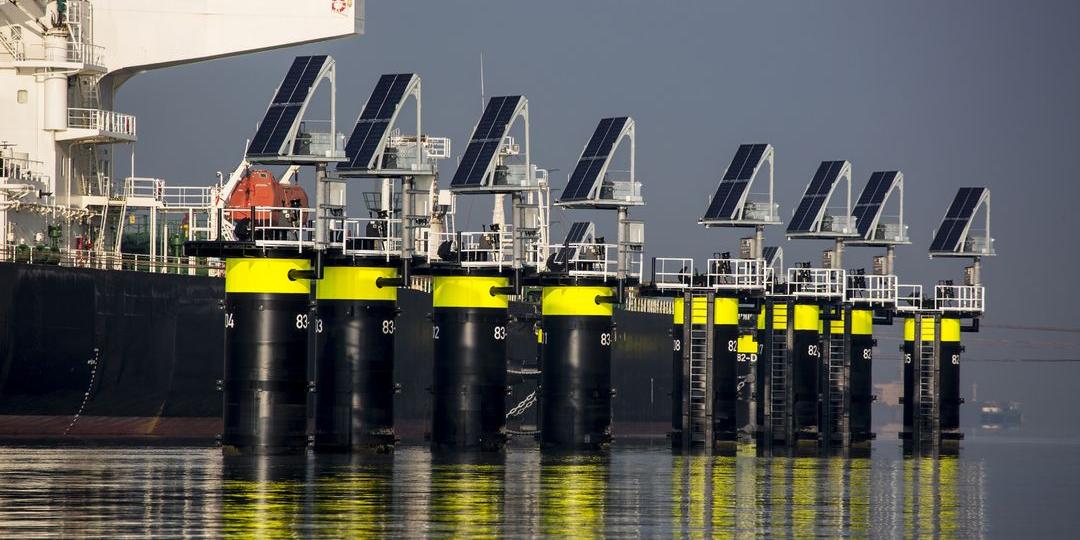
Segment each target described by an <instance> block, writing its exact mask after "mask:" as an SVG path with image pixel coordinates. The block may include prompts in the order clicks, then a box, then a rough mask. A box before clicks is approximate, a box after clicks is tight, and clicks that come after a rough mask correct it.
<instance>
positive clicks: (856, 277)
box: [847, 274, 897, 306]
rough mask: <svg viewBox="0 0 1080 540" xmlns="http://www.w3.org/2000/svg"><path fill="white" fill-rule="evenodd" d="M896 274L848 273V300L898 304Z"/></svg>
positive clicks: (887, 304)
mask: <svg viewBox="0 0 1080 540" xmlns="http://www.w3.org/2000/svg"><path fill="white" fill-rule="evenodd" d="M896 287H897V285H896V276H893V275H888V276H879V275H864V274H848V276H847V301H848V302H851V303H853V304H863V305H870V306H891V305H895V304H896V296H897V290H896Z"/></svg>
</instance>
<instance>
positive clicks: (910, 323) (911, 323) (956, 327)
mask: <svg viewBox="0 0 1080 540" xmlns="http://www.w3.org/2000/svg"><path fill="white" fill-rule="evenodd" d="M934 326H935V324H934V319H933V318H930V317H927V318H925V319H923V320H922V339H921V341H934ZM904 341H915V319H905V320H904ZM941 341H943V342H947V343H957V342H959V341H960V319H941Z"/></svg>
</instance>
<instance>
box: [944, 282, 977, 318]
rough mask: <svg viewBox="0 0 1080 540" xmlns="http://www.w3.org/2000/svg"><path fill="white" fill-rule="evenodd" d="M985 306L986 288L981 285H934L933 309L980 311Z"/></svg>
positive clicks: (966, 311)
mask: <svg viewBox="0 0 1080 540" xmlns="http://www.w3.org/2000/svg"><path fill="white" fill-rule="evenodd" d="M985 307H986V288H985V287H982V286H981V285H935V286H934V309H937V310H940V311H953V312H957V311H959V312H965V313H982V312H983V310H984V309H985Z"/></svg>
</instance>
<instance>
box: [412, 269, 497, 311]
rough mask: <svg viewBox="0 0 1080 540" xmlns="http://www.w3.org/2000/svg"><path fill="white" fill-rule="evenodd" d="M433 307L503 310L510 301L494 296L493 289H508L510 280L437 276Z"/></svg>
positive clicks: (432, 300)
mask: <svg viewBox="0 0 1080 540" xmlns="http://www.w3.org/2000/svg"><path fill="white" fill-rule="evenodd" d="M432 281H433V283H432V289H431V305H432V306H434V307H437V308H501V309H506V308H508V307H510V300H509V299H508V298H507V297H506V296H505V295H501V294H496V295H492V294H491V288H492V287H506V286H508V285H510V279H509V278H504V277H487V276H435V278H434V279H433V280H432Z"/></svg>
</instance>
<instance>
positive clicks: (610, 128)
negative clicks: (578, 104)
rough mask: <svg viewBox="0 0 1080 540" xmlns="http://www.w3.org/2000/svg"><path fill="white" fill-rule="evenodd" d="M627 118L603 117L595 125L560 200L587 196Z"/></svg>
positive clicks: (577, 199)
mask: <svg viewBox="0 0 1080 540" xmlns="http://www.w3.org/2000/svg"><path fill="white" fill-rule="evenodd" d="M627 121H628V118H626V117H618V118H604V119H602V120H600V123H599V124H598V125H597V126H596V130H594V131H593V134H592V137H590V138H589V143H588V144H586V145H585V151H584V152H582V154H581V158H580V159H578V162H577V165H576V166H575V167H574V171H573V172H572V173H571V174H570V181H569V182H568V183H567V184H566V189H564V190H563V193H562V197H560V198H559V200H560V201H579V200H584V199H588V198H589V193H592V192H593V190H594V189H595V188H596V185H597V184H598V183H599V182H600V181H601V178H600V172H601V171H602V170H603V169H604V165H606V164H607V163H608V162H609V161H610V160H611V157H612V151H613V150H614V149H615V143H616V142H617V141H618V140H619V135H620V134H622V131H623V128H624V127H625V126H626V122H627Z"/></svg>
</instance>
